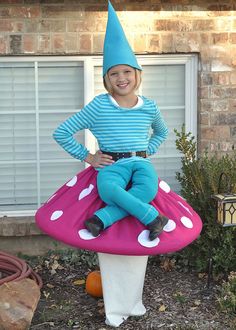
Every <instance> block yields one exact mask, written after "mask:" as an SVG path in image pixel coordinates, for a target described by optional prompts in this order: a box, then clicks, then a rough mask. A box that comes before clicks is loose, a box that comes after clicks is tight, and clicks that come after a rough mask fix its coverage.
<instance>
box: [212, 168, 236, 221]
mask: <svg viewBox="0 0 236 330" xmlns="http://www.w3.org/2000/svg"><path fill="white" fill-rule="evenodd" d="M223 176H225V178H226V180H227V186H228V188H227V190H228V192H227V193H220V192H219V191H220V186H221V181H222V178H223ZM229 191H230V185H229V180H228V176H227V175H226V174H225V173H221V175H220V178H219V187H218V194H217V195H213V196H212V198H214V199H215V200H216V202H217V222H218V223H220V224H221V225H222V226H223V227H229V226H236V194H235V193H231V192H229Z"/></svg>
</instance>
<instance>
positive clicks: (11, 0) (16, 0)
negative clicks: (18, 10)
mask: <svg viewBox="0 0 236 330" xmlns="http://www.w3.org/2000/svg"><path fill="white" fill-rule="evenodd" d="M23 3H24V0H1V1H0V4H1V5H20V4H23Z"/></svg>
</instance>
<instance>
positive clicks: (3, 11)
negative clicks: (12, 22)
mask: <svg viewBox="0 0 236 330" xmlns="http://www.w3.org/2000/svg"><path fill="white" fill-rule="evenodd" d="M0 17H3V18H10V17H11V14H10V8H7V7H2V8H1V7H0Z"/></svg>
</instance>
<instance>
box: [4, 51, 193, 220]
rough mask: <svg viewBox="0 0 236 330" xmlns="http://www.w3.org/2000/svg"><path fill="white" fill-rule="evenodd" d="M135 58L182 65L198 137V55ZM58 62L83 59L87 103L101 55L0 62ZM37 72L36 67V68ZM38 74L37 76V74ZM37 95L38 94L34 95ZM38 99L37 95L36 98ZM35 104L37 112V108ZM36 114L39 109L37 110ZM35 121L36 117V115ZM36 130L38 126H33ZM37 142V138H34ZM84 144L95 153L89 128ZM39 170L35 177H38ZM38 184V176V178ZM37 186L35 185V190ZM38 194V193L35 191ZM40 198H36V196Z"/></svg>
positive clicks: (188, 123) (188, 117) (188, 114)
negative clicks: (95, 68)
mask: <svg viewBox="0 0 236 330" xmlns="http://www.w3.org/2000/svg"><path fill="white" fill-rule="evenodd" d="M137 58H138V61H139V62H140V63H141V65H176V64H184V65H185V108H186V109H187V111H185V130H186V132H191V133H192V135H193V136H194V137H195V138H196V139H197V68H198V57H197V55H196V54H179V55H177V54H175V55H169V54H167V55H137ZM61 61H68V62H69V61H76V62H77V61H82V62H84V103H85V104H87V103H88V102H89V101H91V100H92V98H93V97H94V67H95V66H102V56H86V57H85V56H65V57H62V56H24V57H22V56H11V57H7V56H6V57H1V58H0V62H1V63H4V62H5V63H10V62H34V63H35V62H61ZM35 70H36V71H37V66H36V67H35ZM36 77H37V75H36ZM35 89H36V91H35V93H36V94H37V93H38V85H37V81H36V82H35ZM36 96H37V95H36ZM36 100H37V97H36ZM37 107H38V105H37V103H36V111H37ZM37 113H38V111H37ZM36 122H37V118H36ZM36 124H37V123H36ZM36 129H37V130H38V129H39V126H38V125H36ZM37 143H39V141H37ZM85 145H86V147H87V148H88V149H89V150H91V152H95V139H94V137H93V135H92V134H91V133H90V131H88V130H85ZM37 166H38V167H39V155H37ZM39 175H40V174H39V171H38V176H39ZM37 180H38V183H39V184H40V180H39V177H38V178H37ZM39 189H40V186H39V185H38V192H39ZM38 196H39V194H38ZM38 198H39V197H38ZM6 215H7V216H33V215H35V211H34V210H29V211H27V210H25V211H24V210H21V211H9V212H1V211H0V217H3V216H6Z"/></svg>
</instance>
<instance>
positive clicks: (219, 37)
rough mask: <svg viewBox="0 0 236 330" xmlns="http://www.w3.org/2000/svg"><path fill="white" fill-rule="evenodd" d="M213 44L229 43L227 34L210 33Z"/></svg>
mask: <svg viewBox="0 0 236 330" xmlns="http://www.w3.org/2000/svg"><path fill="white" fill-rule="evenodd" d="M212 40H213V44H225V43H228V42H229V34H228V33H225V32H224V33H212Z"/></svg>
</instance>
